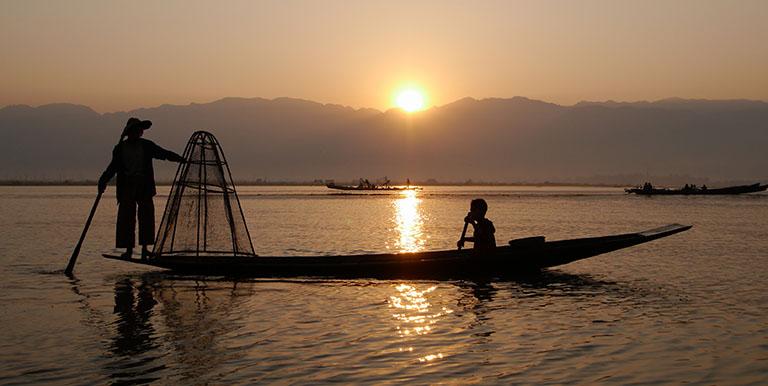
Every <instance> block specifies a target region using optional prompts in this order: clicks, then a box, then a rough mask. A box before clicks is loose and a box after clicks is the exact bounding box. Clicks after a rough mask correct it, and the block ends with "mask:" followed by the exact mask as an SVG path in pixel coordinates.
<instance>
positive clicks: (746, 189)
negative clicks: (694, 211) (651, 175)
mask: <svg viewBox="0 0 768 386" xmlns="http://www.w3.org/2000/svg"><path fill="white" fill-rule="evenodd" d="M767 189H768V185H760V184H759V183H757V184H752V185H741V186H729V187H727V188H718V189H707V190H701V189H697V190H690V189H689V190H685V189H650V190H647V189H642V188H631V189H625V191H626V192H627V193H634V194H639V195H642V196H722V195H732V194H744V193H757V192H763V191H765V190H767Z"/></svg>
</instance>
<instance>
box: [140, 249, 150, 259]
mask: <svg viewBox="0 0 768 386" xmlns="http://www.w3.org/2000/svg"><path fill="white" fill-rule="evenodd" d="M151 257H152V252H150V251H149V250H148V249H142V250H141V259H142V260H146V259H149V258H151Z"/></svg>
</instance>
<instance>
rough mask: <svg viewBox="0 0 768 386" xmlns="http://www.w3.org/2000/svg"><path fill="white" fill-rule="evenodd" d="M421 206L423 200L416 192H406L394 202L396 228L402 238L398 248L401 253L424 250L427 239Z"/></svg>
mask: <svg viewBox="0 0 768 386" xmlns="http://www.w3.org/2000/svg"><path fill="white" fill-rule="evenodd" d="M420 204H421V198H419V197H418V193H417V192H416V191H415V190H404V191H403V192H402V193H401V197H400V198H398V199H396V200H395V201H394V202H393V205H394V207H395V226H396V228H397V232H398V234H399V236H400V237H399V239H398V241H397V243H396V247H397V249H398V250H399V251H400V252H418V251H420V250H422V249H424V244H425V242H426V238H425V236H424V231H423V225H424V219H423V218H422V217H423V216H422V214H421V210H420V208H419V205H420Z"/></svg>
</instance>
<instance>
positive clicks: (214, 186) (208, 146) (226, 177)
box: [152, 130, 257, 258]
mask: <svg viewBox="0 0 768 386" xmlns="http://www.w3.org/2000/svg"><path fill="white" fill-rule="evenodd" d="M196 150H199V152H196ZM198 153H199V157H195V155H197V154H198ZM206 154H210V155H212V157H206ZM183 157H184V159H185V162H184V163H180V164H179V166H178V168H177V169H176V174H175V176H174V178H173V185H172V187H171V192H170V194H169V195H168V201H167V203H166V206H165V210H164V212H163V218H162V220H161V221H160V227H159V228H158V231H157V235H156V237H155V245H154V248H153V251H152V256H153V257H155V258H158V257H163V256H196V257H201V256H203V257H216V256H246V257H247V256H252V257H255V256H257V255H256V253H255V252H254V249H253V242H252V240H251V235H250V232H249V231H248V226H247V223H246V222H245V215H244V214H243V208H242V206H241V205H240V198H239V197H238V195H237V190H236V189H235V184H234V181H233V179H232V173H231V171H230V169H229V164H228V162H227V159H226V156H225V155H224V151H223V150H222V148H221V144H220V143H219V141H218V140H217V139H216V137H214V136H213V134H211V133H209V132H207V131H203V130H200V131H196V132H194V133H193V134H192V136H191V137H190V138H189V141H187V145H186V147H185V148H184V155H183ZM209 158H210V159H209ZM193 166H196V169H197V173H198V175H197V180H196V181H194V180H190V178H189V177H190V175H189V173H190V169H192V167H193ZM208 167H213V168H214V169H215V170H216V172H217V175H218V176H220V177H221V179H220V183H213V182H212V181H210V180H209V178H208ZM190 190H191V191H196V192H197V194H196V197H197V201H196V203H194V202H193V204H196V205H194V206H195V207H196V208H197V213H196V216H195V217H196V221H195V222H196V227H195V228H196V229H195V234H194V238H195V248H194V249H189V248H187V247H177V248H174V247H176V232H177V230H178V224H177V223H178V221H179V211H180V209H181V205H182V201H183V199H185V198H187V199H188V198H189V197H191V195H190V192H189V191H190ZM192 194H194V192H192ZM212 195H220V196H221V197H222V201H223V207H224V217H225V218H226V223H227V225H228V230H229V237H230V239H231V245H232V249H231V250H228V249H227V250H221V249H209V247H208V240H209V236H208V230H209V223H208V220H209V217H210V216H209V212H208V207H209V205H208V204H209V201H210V198H211V197H212ZM192 197H194V196H192ZM233 206H236V207H237V208H236V209H235V208H233ZM236 216H237V217H236ZM239 227H242V228H243V230H244V235H242V236H244V237H240V236H238V235H239V234H240V233H239V232H238V230H239ZM243 238H245V239H246V240H242V239H243ZM246 241H247V243H246ZM201 243H202V245H201ZM201 247H202V248H201Z"/></svg>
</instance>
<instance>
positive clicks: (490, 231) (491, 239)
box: [456, 198, 496, 250]
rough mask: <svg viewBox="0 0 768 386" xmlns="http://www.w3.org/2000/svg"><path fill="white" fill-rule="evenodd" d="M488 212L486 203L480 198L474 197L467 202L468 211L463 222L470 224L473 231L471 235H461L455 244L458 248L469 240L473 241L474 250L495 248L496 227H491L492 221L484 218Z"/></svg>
mask: <svg viewBox="0 0 768 386" xmlns="http://www.w3.org/2000/svg"><path fill="white" fill-rule="evenodd" d="M487 212H488V203H486V202H485V200H483V199H482V198H476V199H474V200H472V202H471V203H470V204H469V213H467V216H466V217H464V222H466V223H468V224H472V228H473V229H474V232H473V234H472V237H462V238H461V239H460V240H459V241H458V242H457V243H456V245H457V246H458V247H459V249H461V248H463V247H464V242H465V241H469V242H472V243H474V247H473V249H476V250H488V249H493V248H496V236H494V233H496V228H494V227H493V222H491V220H488V219H487V218H485V214H486V213H487Z"/></svg>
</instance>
